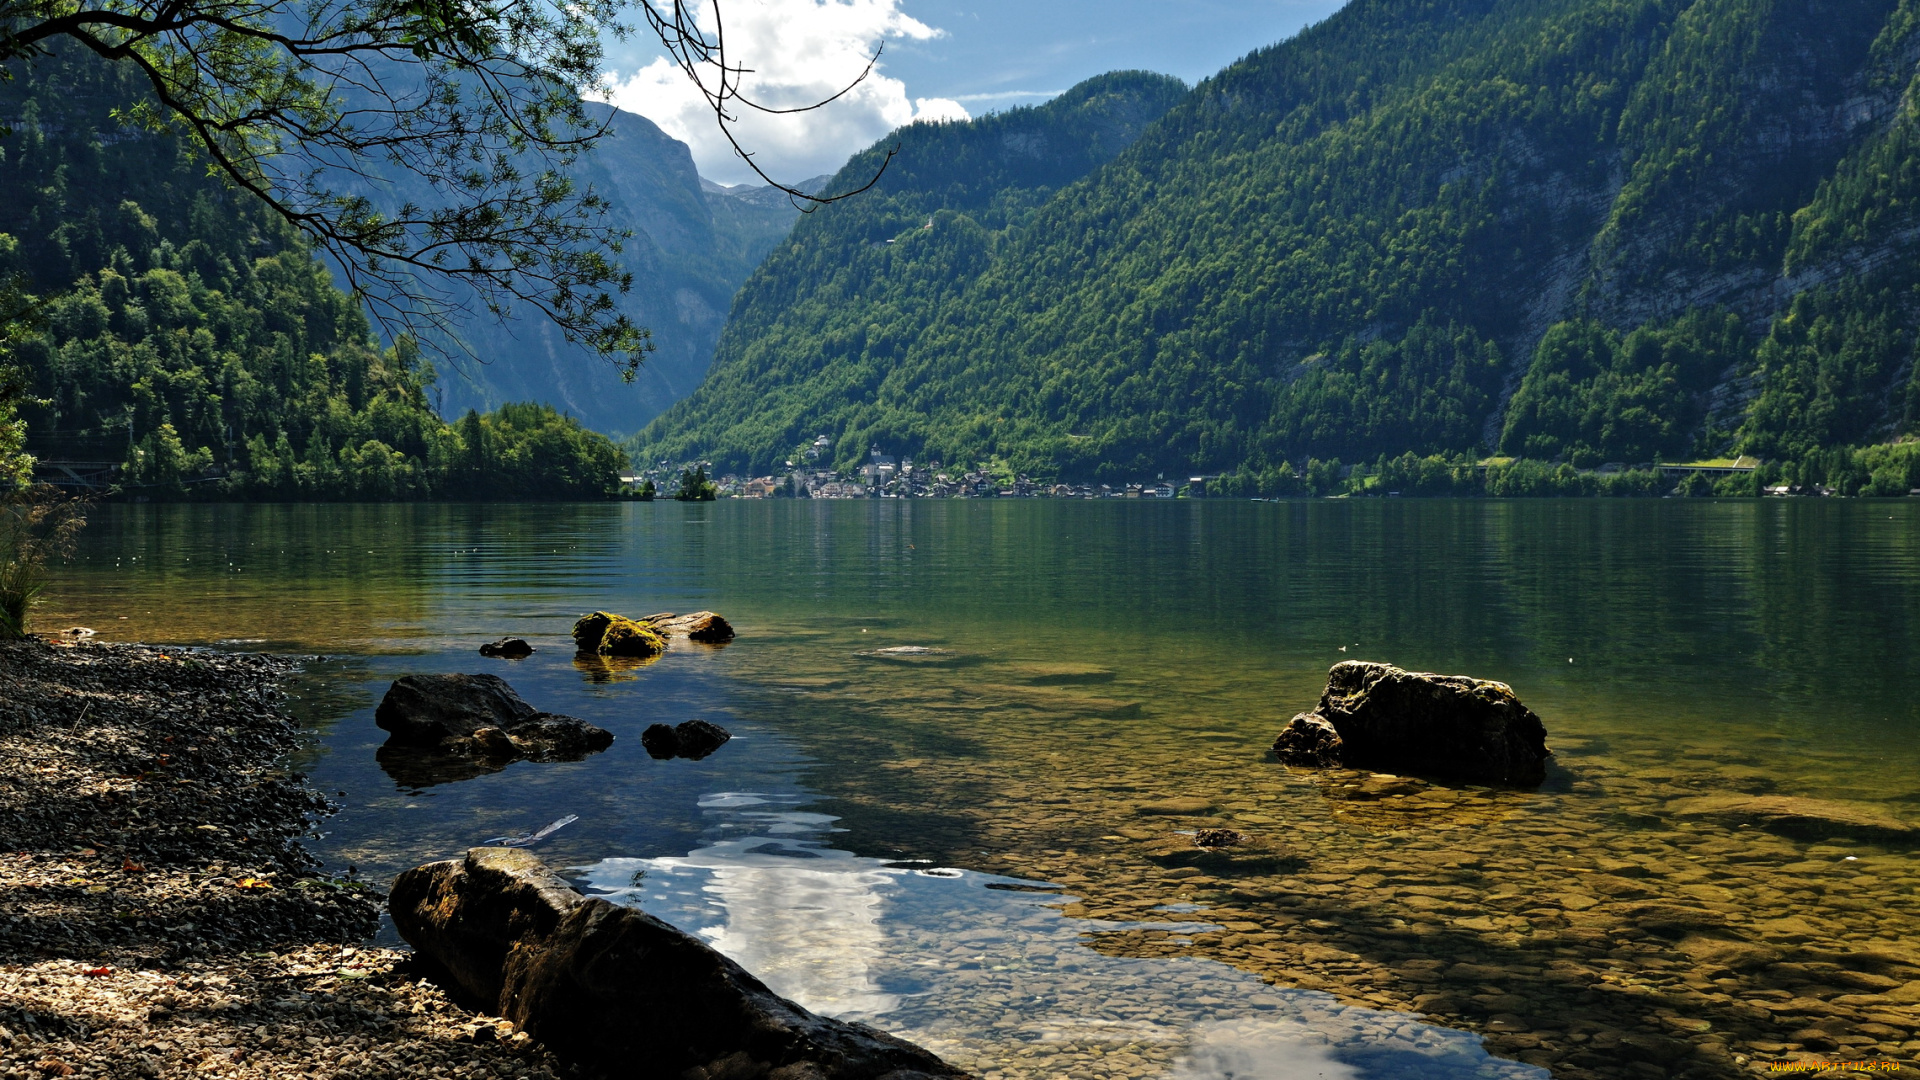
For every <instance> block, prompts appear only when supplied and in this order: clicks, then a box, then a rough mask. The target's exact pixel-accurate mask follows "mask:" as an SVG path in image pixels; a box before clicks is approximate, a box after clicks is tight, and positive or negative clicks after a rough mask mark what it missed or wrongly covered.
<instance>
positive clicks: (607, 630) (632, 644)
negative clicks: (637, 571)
mask: <svg viewBox="0 0 1920 1080" xmlns="http://www.w3.org/2000/svg"><path fill="white" fill-rule="evenodd" d="M573 645H574V648H576V649H578V650H580V651H581V652H584V653H598V654H599V655H601V656H654V655H657V654H659V653H662V652H665V651H666V649H667V639H666V638H665V637H662V636H661V634H660V632H659V631H657V630H655V629H654V628H653V627H652V626H651V625H650V624H648V623H646V622H642V621H640V620H637V619H629V618H627V617H626V616H625V615H615V614H614V613H612V612H610V611H596V612H593V613H592V614H589V615H582V616H580V618H579V619H578V620H577V621H576V622H575V623H574V624H573Z"/></svg>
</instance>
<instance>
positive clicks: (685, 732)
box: [640, 720, 733, 761]
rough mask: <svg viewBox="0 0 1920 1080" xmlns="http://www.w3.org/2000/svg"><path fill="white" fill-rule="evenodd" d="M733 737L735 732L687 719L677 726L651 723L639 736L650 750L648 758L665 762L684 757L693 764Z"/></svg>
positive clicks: (642, 744)
mask: <svg viewBox="0 0 1920 1080" xmlns="http://www.w3.org/2000/svg"><path fill="white" fill-rule="evenodd" d="M731 738H733V732H731V731H728V730H727V729H726V728H723V727H721V726H720V725H719V724H712V723H708V722H707V721H705V720H687V721H685V722H683V723H681V724H680V726H678V727H668V726H667V725H665V724H650V725H648V726H647V730H645V731H643V732H641V733H640V745H641V746H644V747H646V748H647V756H649V757H651V758H654V759H655V760H659V761H665V760H667V759H669V758H676V757H683V758H687V759H688V760H691V761H699V760H700V759H701V758H704V757H706V756H707V755H709V754H711V753H713V752H714V751H715V750H718V749H720V747H722V746H724V745H725V744H726V742H727V740H729V739H731Z"/></svg>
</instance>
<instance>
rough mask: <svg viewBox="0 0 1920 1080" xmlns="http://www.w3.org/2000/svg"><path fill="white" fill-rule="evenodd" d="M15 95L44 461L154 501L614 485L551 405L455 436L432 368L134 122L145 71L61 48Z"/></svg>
mask: <svg viewBox="0 0 1920 1080" xmlns="http://www.w3.org/2000/svg"><path fill="white" fill-rule="evenodd" d="M4 76H5V77H4V78H0V124H4V125H5V128H6V133H5V135H4V136H3V137H0V190H4V191H5V192H6V193H7V196H8V197H7V199H6V200H5V201H4V203H0V306H4V307H5V308H6V309H7V318H8V326H7V328H6V329H7V330H8V331H9V335H8V340H6V341H5V342H4V344H5V346H6V348H5V350H4V352H0V382H4V381H6V378H5V376H7V375H8V374H9V371H8V369H16V370H19V371H21V372H23V373H24V374H25V376H26V380H25V381H26V382H27V384H28V388H29V389H28V395H29V397H28V400H27V401H26V402H25V403H24V406H23V407H22V410H21V412H22V416H23V418H24V419H25V420H26V424H27V450H28V451H29V452H30V453H33V454H35V455H36V456H38V457H40V458H42V459H43V460H52V461H64V462H68V463H78V462H91V463H93V464H92V465H91V466H85V465H82V466H79V468H80V469H81V470H84V471H85V472H86V473H89V474H95V475H96V478H97V476H98V474H100V473H103V472H104V471H105V469H106V467H107V466H110V465H118V466H122V468H121V469H120V471H119V473H118V475H117V476H116V477H115V478H114V480H115V482H116V483H119V484H121V485H122V486H123V487H125V488H127V489H128V490H129V491H130V492H137V493H138V494H140V495H142V496H146V497H184V496H188V495H197V496H201V497H216V498H218V497H233V498H270V499H286V498H302V499H400V498H423V497H436V496H437V497H458V498H475V497H489V498H503V497H504V498H535V499H550V498H563V497H592V496H597V495H600V494H601V493H603V492H604V491H606V490H607V489H608V488H609V487H610V486H612V485H613V484H614V483H616V482H617V476H618V470H619V469H620V468H621V466H622V465H624V463H625V462H624V459H623V458H622V457H621V455H620V452H619V450H618V449H617V448H616V447H615V446H614V445H613V444H612V443H611V442H609V441H608V440H607V439H606V438H605V437H604V436H601V435H598V434H595V433H593V432H590V431H586V430H583V429H582V428H581V427H580V425H579V423H578V422H577V421H575V420H573V419H571V418H566V417H562V416H560V415H558V414H556V413H555V412H554V411H553V410H551V409H548V408H546V407H545V406H538V405H527V404H522V405H517V406H514V407H511V408H501V409H499V410H497V411H496V412H493V413H491V414H489V415H488V416H485V417H480V416H469V417H466V418H464V419H463V420H462V421H461V423H460V424H459V425H458V427H457V428H455V427H450V426H449V425H447V424H445V423H443V422H442V421H441V420H440V418H439V417H438V416H436V415H434V412H433V410H432V409H431V407H430V406H429V404H428V400H427V395H428V385H429V374H428V372H427V371H426V370H425V368H424V367H423V366H422V365H421V364H420V363H419V358H418V356H417V354H416V353H415V352H414V351H413V350H412V349H410V348H404V347H403V348H391V349H384V350H383V349H380V348H379V347H378V343H377V341H376V340H375V338H374V336H373V334H372V331H371V328H370V326H369V325H368V322H367V318H366V316H365V315H364V314H363V313H362V311H361V310H360V308H359V306H358V305H356V304H355V303H354V301H353V300H352V298H351V297H349V296H347V295H346V294H344V293H342V292H341V291H340V290H339V289H338V288H336V287H335V285H334V283H333V280H332V277H331V275H330V273H329V271H328V269H327V267H326V266H325V265H323V264H322V263H321V262H320V261H319V260H318V259H316V258H315V257H314V253H313V251H312V249H311V248H310V247H309V246H308V245H307V244H306V243H305V242H304V240H303V239H302V238H301V237H300V236H299V235H298V234H297V233H295V232H294V231H293V229H292V227H291V226H289V225H287V224H286V223H285V222H283V221H281V220H280V219H278V218H277V217H274V216H273V215H271V214H269V213H268V212H267V210H266V209H265V207H264V206H263V205H262V204H261V203H259V202H257V201H255V200H253V199H251V198H248V197H245V196H243V195H240V194H238V193H237V192H236V190H235V189H234V188H232V187H230V186H229V185H227V184H226V183H225V182H224V181H223V180H221V179H219V178H217V177H215V176H213V175H210V174H209V172H208V170H207V167H206V164H205V162H204V161H202V160H199V159H197V158H195V157H194V156H193V155H192V154H190V153H188V152H187V151H186V149H185V148H184V147H183V146H182V144H181V143H180V142H178V141H177V140H175V139H174V138H172V137H171V136H168V135H164V134H157V133H154V132H152V131H148V130H144V129H142V128H139V127H135V126H131V125H129V124H126V123H123V122H122V120H121V116H122V115H124V113H125V112H127V111H128V110H130V109H131V108H133V107H134V106H136V105H138V104H140V103H142V102H146V103H151V102H152V98H151V91H150V90H149V89H148V87H147V85H146V83H145V81H144V80H143V79H142V78H141V77H140V74H139V71H138V69H137V68H134V67H133V66H132V65H130V64H115V63H110V62H108V61H106V60H102V59H100V58H99V57H96V56H94V55H93V54H91V53H89V52H86V51H84V50H82V49H80V48H79V47H77V46H63V47H59V48H56V49H53V50H52V51H51V52H49V53H48V54H46V55H43V56H39V57H35V58H33V59H32V60H30V61H15V62H13V63H11V64H9V65H7V67H6V68H5V70H4ZM23 299H26V300H28V301H29V302H27V303H20V301H22V300H23ZM23 309H24V312H25V314H24V317H20V316H21V313H22V311H23ZM4 449H10V448H7V447H0V450H4ZM7 464H8V463H7V462H5V461H0V475H4V474H5V473H6V472H8V471H10V470H8V469H7V468H6V467H5V466H6V465H7ZM54 475H61V474H57V473H56V474H54ZM66 478H67V479H72V478H73V477H72V475H71V474H67V476H66Z"/></svg>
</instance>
